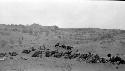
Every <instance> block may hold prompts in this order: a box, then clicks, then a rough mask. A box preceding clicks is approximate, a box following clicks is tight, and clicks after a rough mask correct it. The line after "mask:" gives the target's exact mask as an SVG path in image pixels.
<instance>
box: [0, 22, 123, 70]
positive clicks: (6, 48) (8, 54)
mask: <svg viewBox="0 0 125 71" xmlns="http://www.w3.org/2000/svg"><path fill="white" fill-rule="evenodd" d="M53 64H54V66H57V67H58V66H59V67H64V68H66V69H67V70H68V71H71V70H72V67H71V66H72V65H76V66H77V65H79V64H111V65H114V66H116V69H119V66H120V65H124V64H125V30H120V29H99V28H59V27H58V26H41V25H39V24H32V25H4V24H1V25H0V67H1V68H0V69H1V70H0V71H7V70H8V69H13V70H15V71H16V70H17V71H21V70H19V69H27V68H30V67H32V66H34V65H35V66H36V65H38V66H39V65H49V66H51V65H53ZM21 67H22V68H21ZM86 71H87V70H86ZM93 71H94V70H93ZM102 71H103V70H102ZM121 71H122V70H121Z"/></svg>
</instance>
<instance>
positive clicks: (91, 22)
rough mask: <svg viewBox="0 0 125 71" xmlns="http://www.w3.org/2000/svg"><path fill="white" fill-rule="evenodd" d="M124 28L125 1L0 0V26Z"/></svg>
mask: <svg viewBox="0 0 125 71" xmlns="http://www.w3.org/2000/svg"><path fill="white" fill-rule="evenodd" d="M33 23H37V24H40V25H43V26H52V25H57V26H59V27H61V28H104V29H125V28H124V27H125V2H119V1H108V0H107V1H97V0H96V1H90V0H0V24H24V25H26V24H28V25H30V24H33Z"/></svg>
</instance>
